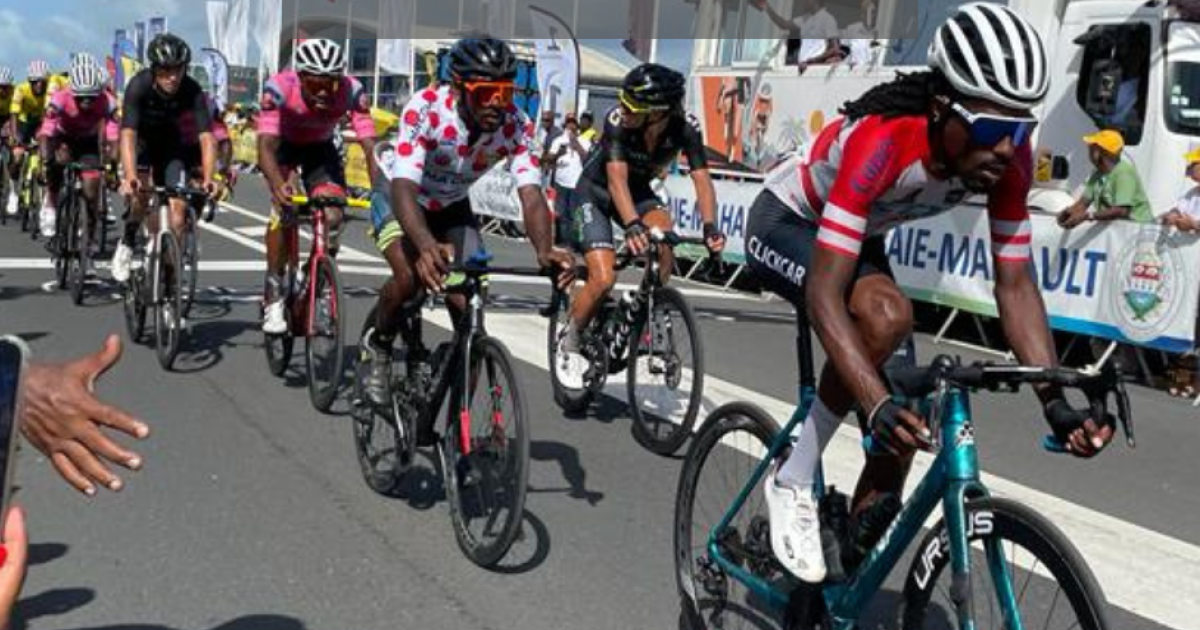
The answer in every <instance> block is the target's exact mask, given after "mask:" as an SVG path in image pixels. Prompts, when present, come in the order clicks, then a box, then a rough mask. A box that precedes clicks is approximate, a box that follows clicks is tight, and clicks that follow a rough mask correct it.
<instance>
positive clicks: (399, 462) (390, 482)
mask: <svg viewBox="0 0 1200 630" xmlns="http://www.w3.org/2000/svg"><path fill="white" fill-rule="evenodd" d="M377 308H378V307H377V306H372V307H371V311H370V312H369V313H368V314H367V318H366V320H365V321H364V322H363V326H362V331H361V332H360V333H359V336H358V348H359V353H358V356H357V357H356V360H355V362H354V401H353V404H352V405H351V409H350V416H351V418H352V419H353V422H352V424H353V425H354V427H353V429H354V452H355V455H356V456H357V457H358V465H359V468H360V469H361V471H362V477H363V481H365V482H366V484H367V486H368V487H369V488H371V490H374V491H375V492H376V493H378V494H381V495H383V496H387V497H396V496H398V495H399V488H400V483H401V482H402V481H403V479H404V474H405V473H406V472H408V467H409V465H410V464H411V462H412V458H413V454H414V453H415V452H416V443H415V441H414V439H413V438H414V435H415V434H414V433H413V431H412V427H413V422H412V418H405V417H403V416H404V413H405V410H404V408H403V407H402V406H401V400H400V396H399V394H398V391H399V389H398V388H399V387H401V384H402V383H403V378H396V377H393V379H392V381H393V393H392V405H391V408H390V409H380V408H378V407H376V406H375V405H373V404H371V401H370V399H369V398H368V397H367V392H366V385H365V382H366V381H365V379H366V377H367V373H368V370H369V369H370V368H369V365H368V360H369V359H368V358H367V357H366V356H364V355H363V353H362V348H363V347H364V345H365V344H366V343H367V342H366V336H367V331H369V330H370V329H371V327H372V326H374V322H375V311H376V309H377ZM403 366H404V363H403V362H402V361H396V360H395V355H393V363H392V370H393V372H392V374H393V375H396V374H398V373H399V372H396V370H398V369H403ZM377 434H382V435H380V437H381V439H379V440H378V442H377V441H376V437H377Z"/></svg>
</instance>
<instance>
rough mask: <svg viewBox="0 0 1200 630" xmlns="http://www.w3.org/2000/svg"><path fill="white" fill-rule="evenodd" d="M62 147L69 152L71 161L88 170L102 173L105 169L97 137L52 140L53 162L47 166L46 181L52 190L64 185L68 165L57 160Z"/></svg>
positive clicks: (51, 152)
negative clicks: (64, 175) (65, 170)
mask: <svg viewBox="0 0 1200 630" xmlns="http://www.w3.org/2000/svg"><path fill="white" fill-rule="evenodd" d="M62 146H66V147H67V152H68V153H70V156H71V159H70V161H72V162H77V163H80V164H83V165H85V166H86V167H87V168H88V169H95V170H96V171H100V170H101V169H102V168H103V166H102V163H101V160H100V142H99V140H98V139H97V138H96V137H95V136H93V137H90V138H51V139H50V156H51V160H50V163H49V164H47V165H46V166H47V168H46V179H47V183H48V184H49V185H50V188H51V189H55V188H58V187H59V186H60V185H61V184H62V177H63V172H64V169H65V168H66V163H65V162H59V161H58V160H57V159H56V156H57V155H58V150H59V148H60V147H62Z"/></svg>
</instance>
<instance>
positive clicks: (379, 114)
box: [371, 107, 400, 140]
mask: <svg viewBox="0 0 1200 630" xmlns="http://www.w3.org/2000/svg"><path fill="white" fill-rule="evenodd" d="M371 121H372V122H374V123H375V139H376V140H383V139H384V138H386V137H388V136H389V135H391V134H393V133H395V132H396V131H397V130H398V129H399V128H400V117H399V116H397V115H396V114H393V113H392V112H390V111H388V110H386V109H380V108H378V107H372V108H371Z"/></svg>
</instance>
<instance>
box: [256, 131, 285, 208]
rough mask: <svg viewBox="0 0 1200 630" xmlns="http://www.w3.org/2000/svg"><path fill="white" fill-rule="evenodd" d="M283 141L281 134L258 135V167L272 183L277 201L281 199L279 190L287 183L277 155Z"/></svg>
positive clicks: (272, 190)
mask: <svg viewBox="0 0 1200 630" xmlns="http://www.w3.org/2000/svg"><path fill="white" fill-rule="evenodd" d="M281 142H282V140H281V139H280V138H279V136H270V135H259V136H258V168H260V169H262V172H263V177H266V178H267V183H268V184H270V185H271V192H272V193H273V194H275V195H276V201H280V200H279V199H278V191H279V190H281V189H282V188H283V186H284V184H285V183H286V182H285V181H284V179H283V171H282V170H281V169H280V168H279V160H278V159H277V158H276V157H275V154H276V152H277V151H279V145H280V143H281ZM280 202H281V201H280ZM281 203H282V202H281Z"/></svg>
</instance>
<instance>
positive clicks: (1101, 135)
mask: <svg viewBox="0 0 1200 630" xmlns="http://www.w3.org/2000/svg"><path fill="white" fill-rule="evenodd" d="M1083 141H1084V142H1086V143H1088V144H1091V145H1095V146H1098V147H1100V148H1101V149H1104V150H1105V151H1107V152H1109V153H1111V154H1113V155H1118V154H1120V153H1121V149H1123V148H1125V139H1124V138H1122V137H1121V132H1119V131H1115V130H1112V129H1101V130H1100V131H1097V132H1096V133H1093V134H1091V135H1089V136H1084V137H1083Z"/></svg>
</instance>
